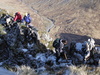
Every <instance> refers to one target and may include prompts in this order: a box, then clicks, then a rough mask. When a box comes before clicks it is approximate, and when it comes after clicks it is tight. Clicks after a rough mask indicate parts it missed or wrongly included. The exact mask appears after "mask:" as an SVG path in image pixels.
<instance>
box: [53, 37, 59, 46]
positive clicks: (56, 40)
mask: <svg viewBox="0 0 100 75" xmlns="http://www.w3.org/2000/svg"><path fill="white" fill-rule="evenodd" d="M60 40H61V39H60V38H57V39H55V40H54V42H53V47H54V48H59V47H60Z"/></svg>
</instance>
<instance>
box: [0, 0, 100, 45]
mask: <svg viewBox="0 0 100 75" xmlns="http://www.w3.org/2000/svg"><path fill="white" fill-rule="evenodd" d="M19 1H20V2H19ZM23 3H25V4H26V5H25V4H23ZM99 3H100V0H3V1H0V8H3V9H6V10H8V11H10V12H13V13H14V12H16V11H20V12H22V14H24V13H25V12H30V13H31V16H32V17H33V23H32V24H33V25H34V26H36V27H37V28H38V29H39V30H41V31H44V30H46V25H51V24H52V23H51V22H50V20H51V21H52V22H53V23H54V25H55V26H54V27H53V28H52V29H51V30H50V32H49V33H50V35H51V37H52V38H55V37H62V38H66V39H68V40H69V41H72V40H75V41H82V40H87V38H88V37H92V38H95V40H96V43H99V44H100V24H99V23H100V13H99V12H100V6H99ZM27 6H28V7H27ZM32 9H33V10H32ZM43 16H45V17H43ZM46 17H47V18H46ZM48 19H49V20H48Z"/></svg>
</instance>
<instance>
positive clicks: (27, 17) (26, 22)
mask: <svg viewBox="0 0 100 75" xmlns="http://www.w3.org/2000/svg"><path fill="white" fill-rule="evenodd" d="M24 21H25V25H26V26H27V25H28V24H30V23H31V17H30V14H29V13H26V14H25V16H24V17H23V22H24Z"/></svg>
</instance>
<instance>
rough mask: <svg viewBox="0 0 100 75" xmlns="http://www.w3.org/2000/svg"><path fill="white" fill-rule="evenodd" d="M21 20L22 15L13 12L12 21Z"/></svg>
mask: <svg viewBox="0 0 100 75" xmlns="http://www.w3.org/2000/svg"><path fill="white" fill-rule="evenodd" d="M15 21H16V22H22V15H21V14H20V12H17V13H15V17H14V22H15Z"/></svg>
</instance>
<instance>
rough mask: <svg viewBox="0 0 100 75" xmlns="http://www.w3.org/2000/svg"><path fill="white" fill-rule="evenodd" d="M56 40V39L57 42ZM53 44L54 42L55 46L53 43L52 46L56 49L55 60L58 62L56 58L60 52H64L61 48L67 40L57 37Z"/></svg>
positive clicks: (59, 55) (58, 57)
mask: <svg viewBox="0 0 100 75" xmlns="http://www.w3.org/2000/svg"><path fill="white" fill-rule="evenodd" d="M56 41H58V43H59V44H57V42H56ZM53 44H55V46H54V45H53V47H54V48H55V51H56V62H57V63H59V62H58V60H59V59H60V57H61V54H62V53H63V52H64V51H63V48H64V46H65V45H66V44H67V41H66V40H63V39H59V38H58V39H56V40H55V42H54V43H53Z"/></svg>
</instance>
